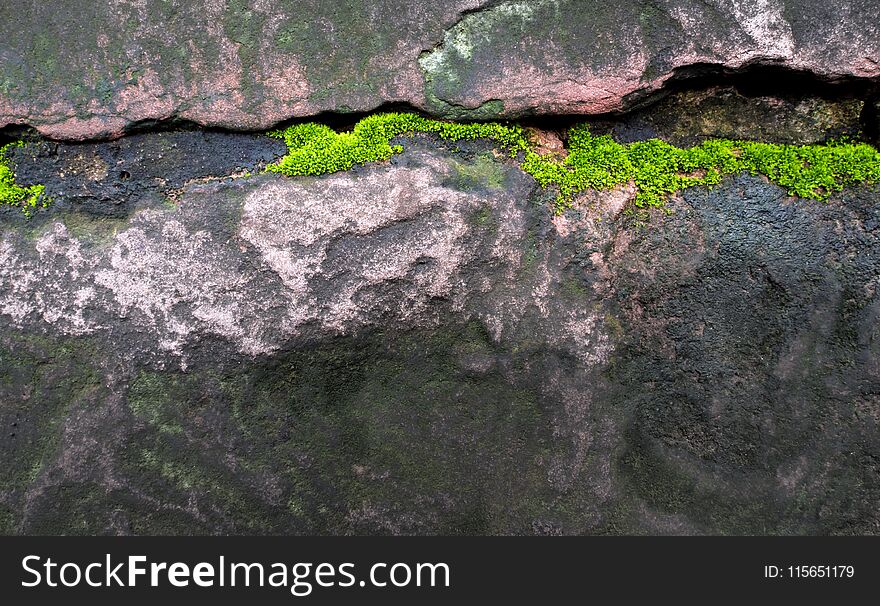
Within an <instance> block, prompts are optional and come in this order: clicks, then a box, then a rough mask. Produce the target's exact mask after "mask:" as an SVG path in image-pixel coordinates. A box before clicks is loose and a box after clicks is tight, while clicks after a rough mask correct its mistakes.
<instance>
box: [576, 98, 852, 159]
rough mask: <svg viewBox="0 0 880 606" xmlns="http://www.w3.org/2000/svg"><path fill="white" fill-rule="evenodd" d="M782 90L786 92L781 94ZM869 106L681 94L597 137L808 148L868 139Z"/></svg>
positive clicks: (597, 127) (603, 123) (609, 123)
mask: <svg viewBox="0 0 880 606" xmlns="http://www.w3.org/2000/svg"><path fill="white" fill-rule="evenodd" d="M778 90H784V89H783V88H780V89H778ZM864 111H865V101H864V100H863V99H861V98H858V97H840V98H832V99H822V98H819V97H815V96H803V95H799V94H794V95H792V96H790V97H782V96H779V95H757V96H753V95H744V94H741V93H740V92H738V91H737V90H736V89H735V88H733V87H717V88H714V87H713V88H708V89H704V90H687V91H681V92H676V93H674V94H671V95H669V96H668V97H666V98H664V99H662V100H660V101H658V102H657V103H654V104H652V105H651V106H649V107H648V108H646V109H643V110H637V111H633V112H630V113H628V114H627V115H625V116H621V117H618V118H616V119H614V120H594V121H593V122H592V125H591V126H592V130H593V132H594V133H606V132H608V133H610V134H612V135H613V136H614V138H615V139H616V140H618V141H621V142H623V143H629V142H632V141H643V140H645V139H650V138H659V139H663V140H664V141H669V142H670V143H672V144H673V145H678V146H681V147H687V146H691V145H696V144H699V143H702V142H703V141H706V140H707V139H716V138H722V139H748V140H753V141H765V142H767V143H789V144H794V145H808V144H813V143H823V142H825V141H827V140H828V139H832V138H839V137H843V136H847V137H856V136H858V135H859V134H860V133H863V132H864V130H865V128H864V124H863V113H864Z"/></svg>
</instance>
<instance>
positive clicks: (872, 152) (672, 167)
mask: <svg viewBox="0 0 880 606" xmlns="http://www.w3.org/2000/svg"><path fill="white" fill-rule="evenodd" d="M412 133H433V134H436V135H438V136H439V137H441V138H443V139H446V140H450V141H458V140H462V139H480V138H487V139H491V140H493V141H495V142H496V143H497V144H498V145H499V146H500V147H501V148H503V149H505V150H506V151H508V152H509V153H510V155H511V157H517V156H519V157H520V159H521V166H522V169H523V170H524V171H525V172H527V173H529V174H530V175H532V176H533V177H534V178H535V179H536V180H537V181H538V183H540V184H541V186H543V187H550V186H554V187H557V188H558V189H559V196H558V198H557V206H558V207H559V208H560V209H563V208H565V207H566V206H568V205H569V204H570V202H571V200H572V198H573V197H574V195H575V194H577V193H579V192H581V191H584V190H587V189H599V190H601V189H610V188H612V187H615V186H617V185H621V184H623V183H628V182H630V181H631V182H633V183H634V184H635V186H636V188H637V193H636V198H635V204H636V206H639V207H645V206H663V204H664V203H665V201H666V198H667V196H668V195H669V194H673V193H676V192H678V191H681V190H683V189H685V188H688V187H693V186H696V185H706V186H712V185H716V184H718V183H719V182H720V181H721V178H722V177H723V176H724V175H729V174H733V173H739V172H750V173H753V174H761V175H765V176H766V177H767V178H768V179H770V180H771V181H773V182H774V183H776V184H778V185H780V186H781V187H784V188H786V189H787V190H788V192H789V194H791V195H793V196H798V197H802V198H813V199H817V200H824V199H827V198H828V196H829V195H831V194H832V193H833V192H836V191H840V190H841V189H843V188H844V187H846V186H847V185H852V184H856V183H873V182H876V181H880V152H878V151H877V150H876V149H875V148H873V147H872V146H870V145H868V144H866V143H850V142H846V141H837V142H832V143H828V144H826V145H802V146H798V145H780V144H773V143H760V142H755V141H733V140H729V139H713V140H710V141H706V142H705V143H703V144H701V145H697V146H695V147H691V148H688V149H682V148H679V147H675V146H674V145H670V144H669V143H665V142H663V141H659V140H657V139H651V140H649V141H640V142H637V143H631V144H626V145H624V144H621V143H618V142H616V141H614V139H612V138H611V136H609V135H602V136H595V135H593V134H591V133H590V131H589V129H588V128H587V126H585V125H581V126H578V127H575V128H573V129H572V130H571V132H570V133H569V140H568V149H569V155H568V156H567V157H566V158H565V159H560V158H559V157H558V156H556V155H554V154H539V153H538V152H536V151H535V150H534V148H533V145H532V143H531V141H529V139H528V137H527V135H526V133H525V131H523V129H521V128H520V127H518V126H508V125H503V124H499V123H495V122H491V123H470V124H456V123H451V122H442V121H439V120H431V119H428V118H423V117H421V116H418V115H415V114H398V113H389V114H377V115H375V116H369V117H367V118H364V119H363V120H361V121H360V122H358V123H357V124H356V125H355V127H354V128H353V129H352V130H351V132H344V133H337V132H335V131H334V130H332V129H331V128H329V127H327V126H324V125H321V124H315V123H307V124H299V125H296V126H291V127H289V128H287V129H285V130H281V131H273V132H272V133H270V135H271V136H274V137H277V138H280V139H284V141H285V142H286V143H287V147H288V153H287V155H286V156H284V157H283V158H281V159H280V160H279V161H278V162H277V163H276V164H272V165H270V166H268V167H267V170H269V171H271V172H277V173H281V174H284V175H288V176H295V175H322V174H326V173H332V172H337V171H341V170H347V169H349V168H351V167H353V166H355V165H356V164H363V163H366V162H376V161H380V160H387V159H389V158H390V157H391V156H393V155H394V154H396V153H400V152H401V151H403V148H402V147H401V146H399V145H391V139H393V138H394V137H397V136H400V135H406V134H412ZM520 154H522V155H521V156H520Z"/></svg>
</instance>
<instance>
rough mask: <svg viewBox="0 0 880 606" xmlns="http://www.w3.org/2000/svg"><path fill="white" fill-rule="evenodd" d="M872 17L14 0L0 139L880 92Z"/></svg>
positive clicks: (518, 6) (756, 6)
mask: <svg viewBox="0 0 880 606" xmlns="http://www.w3.org/2000/svg"><path fill="white" fill-rule="evenodd" d="M878 12H880V1H878V0H853V1H851V2H846V3H828V2H820V1H819V0H806V1H805V0H799V1H797V2H795V1H793V0H789V1H787V2H786V1H784V0H758V1H757V2H755V1H750V2H746V1H744V0H707V1H705V2H691V1H688V0H666V1H665V2H657V3H651V4H650V5H647V6H646V5H645V4H644V3H641V2H636V1H635V0H626V1H622V2H615V3H608V2H594V1H584V0H512V1H506V2H497V1H492V0H457V1H454V2H444V3H434V2H418V3H413V2H400V1H397V0H381V1H379V2H372V3H369V4H364V5H345V6H344V7H340V5H339V4H338V3H335V2H327V1H326V0H310V1H306V2H295V3H294V2H286V1H281V2H273V3H269V2H265V1H263V0H202V1H201V2H183V1H182V0H174V1H171V2H161V1H159V0H137V1H134V0H117V1H116V2H111V3H105V4H104V5H102V6H98V7H96V8H94V10H90V11H83V10H82V7H81V3H79V2H75V1H73V0H60V1H59V2H55V3H51V4H48V3H31V2H24V0H12V1H11V2H6V3H4V5H3V6H2V7H0V126H5V125H9V124H26V125H31V126H34V127H36V128H37V129H38V130H40V132H42V133H43V134H44V135H47V136H50V137H54V138H58V139H71V140H82V139H90V138H99V137H114V136H119V135H121V134H122V133H123V132H125V131H126V130H127V129H130V128H131V127H133V126H135V125H137V124H138V123H151V122H153V121H165V120H173V119H178V120H187V121H192V122H195V123H198V124H201V125H206V126H215V127H224V128H232V129H266V128H269V127H271V126H273V125H274V124H276V123H278V122H279V121H283V120H285V119H288V118H292V117H297V116H308V115H314V114H317V113H319V112H323V111H335V112H348V111H366V110H371V109H374V108H376V107H379V106H381V105H383V104H385V103H395V102H402V103H409V104H412V105H414V106H416V107H419V108H422V109H425V110H427V111H430V112H431V113H433V114H435V115H439V116H446V117H451V118H455V117H471V118H492V117H502V116H508V117H513V116H518V115H523V114H535V113H541V114H548V113H549V114H552V113H559V114H571V113H585V114H596V113H606V112H611V111H617V110H621V109H625V108H627V107H628V106H630V105H631V104H632V103H633V102H635V101H637V100H639V99H641V98H642V97H644V96H645V95H647V94H650V93H651V92H653V91H656V90H657V89H659V88H661V87H662V86H663V85H664V83H665V82H666V81H668V80H669V79H670V78H672V77H674V76H675V75H676V74H677V73H678V72H679V70H681V69H684V68H691V67H694V66H706V65H710V66H715V68H717V69H741V68H744V67H745V66H748V65H753V64H770V65H776V66H782V67H785V68H790V69H792V70H804V71H807V72H810V73H812V74H814V75H817V76H819V77H822V78H827V79H830V80H834V79H842V78H871V79H876V78H878V77H880V25H878V22H877V20H876V15H877V14H878Z"/></svg>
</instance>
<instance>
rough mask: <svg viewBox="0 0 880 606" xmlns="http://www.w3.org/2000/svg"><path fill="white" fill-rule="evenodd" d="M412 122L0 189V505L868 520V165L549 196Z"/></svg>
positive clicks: (117, 512)
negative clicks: (327, 143) (395, 141)
mask: <svg viewBox="0 0 880 606" xmlns="http://www.w3.org/2000/svg"><path fill="white" fill-rule="evenodd" d="M177 136H180V135H174V136H171V135H168V136H166V139H165V140H166V141H175V140H176V139H175V138H174V137H177ZM186 136H191V135H186ZM242 137H244V136H242ZM247 141H250V140H249V139H246V138H244V139H242V142H243V145H245V147H247V146H248V145H255V144H254V143H253V142H251V143H247ZM268 144H270V145H271V144H272V143H271V142H270V143H268ZM127 145H129V146H130V147H129V148H128V150H129V151H131V152H132V153H136V152H137V150H138V149H153V146H154V145H155V143H154V142H147V141H146V140H142V141H141V142H140V143H138V142H137V141H135V142H131V143H129V144H127ZM405 148H406V151H405V152H404V153H403V154H402V155H400V156H395V157H394V158H393V159H392V160H391V161H390V162H388V163H385V164H382V165H372V166H366V167H361V168H358V169H355V170H353V171H351V172H349V173H345V174H336V175H329V176H326V177H320V178H302V179H287V178H284V177H281V176H278V175H268V174H267V175H259V176H256V177H250V178H247V179H218V180H212V181H209V182H203V183H202V182H191V183H189V184H186V185H184V184H183V183H186V181H189V180H190V179H191V176H190V175H189V174H184V173H183V172H182V173H180V174H179V175H178V177H177V178H178V179H180V180H181V181H182V183H181V184H179V185H178V184H175V187H182V192H181V193H180V195H179V197H178V201H177V203H176V204H168V203H166V202H163V201H162V199H161V195H159V194H156V192H157V191H160V190H149V189H148V188H147V189H141V188H140V186H139V185H138V186H137V187H135V189H134V190H133V193H132V196H135V197H138V201H132V202H131V203H127V204H125V205H121V206H119V207H118V210H117V212H116V213H115V214H114V215H113V216H112V217H110V218H108V217H107V216H106V215H96V213H95V211H94V209H93V207H92V205H90V204H85V203H76V204H68V205H67V206H64V205H63V204H62V205H61V207H58V206H56V207H55V208H54V209H51V210H48V211H43V212H40V213H37V214H36V215H35V217H34V218H33V219H32V220H31V221H30V222H24V221H22V220H20V219H19V218H18V217H17V216H16V215H13V214H12V212H10V211H6V212H4V213H2V214H0V221H2V223H0V225H2V230H0V315H2V322H3V329H2V330H0V425H2V427H3V428H4V433H3V434H2V436H0V453H2V456H3V460H4V461H6V462H7V464H6V465H4V466H3V469H2V470H0V529H2V530H4V531H6V532H14V533H38V532H39V533H59V532H63V533H136V534H146V533H152V534H155V533H173V534H178V533H180V534H191V533H268V532H271V533H289V534H296V533H391V534H406V533H471V534H473V533H528V534H531V533H544V534H546V533H552V534H559V533H591V532H592V533H622V532H627V533H633V532H651V533H694V534H697V533H707V532H709V533H719V532H724V533H767V532H780V533H841V534H867V533H876V532H877V531H878V528H880V526H878V525H880V518H878V511H880V508H878V507H877V504H878V503H880V473H878V471H880V469H878V464H877V455H876V453H877V452H878V451H880V430H878V427H880V425H878V419H880V409H878V400H877V398H876V397H874V395H873V394H875V393H877V392H878V390H880V365H878V363H877V360H878V352H877V351H876V349H877V343H880V339H875V338H873V335H874V333H875V332H876V326H877V325H878V313H880V305H878V304H877V296H878V295H877V289H876V283H877V275H878V273H880V232H878V226H880V206H878V205H877V203H876V201H877V198H878V195H880V191H878V188H877V187H876V186H873V187H869V186H862V187H856V188H850V189H847V190H845V191H844V192H842V193H840V194H837V195H835V196H833V197H832V199H831V200H830V201H829V202H828V203H827V204H820V203H816V202H808V201H802V200H792V199H789V198H787V197H786V196H785V193H784V192H783V191H782V190H780V189H779V188H777V187H775V186H773V185H771V184H768V183H766V182H765V181H763V180H762V179H760V178H758V177H752V176H737V177H732V178H728V179H726V180H725V181H724V182H723V184H722V185H721V186H719V187H717V188H715V189H713V190H706V189H699V188H697V189H691V190H686V191H685V192H684V193H683V195H681V196H680V197H678V198H676V199H674V200H672V201H671V202H670V206H669V209H668V210H669V211H671V212H670V213H668V214H667V213H664V212H657V213H655V214H654V215H653V216H651V217H650V218H647V219H646V218H645V217H638V216H632V215H630V214H627V213H626V212H624V208H625V205H626V203H627V202H628V200H630V199H631V196H632V193H633V192H632V191H631V190H629V189H619V190H614V191H610V192H604V193H592V194H588V195H584V196H582V197H581V198H579V200H578V204H577V205H576V207H575V208H573V209H571V210H569V211H568V212H566V213H565V214H563V215H561V216H554V215H553V214H552V212H551V211H550V209H549V206H550V205H551V204H552V201H553V198H554V196H553V194H552V192H548V191H543V190H541V189H539V188H538V187H537V186H536V184H535V183H534V181H533V180H532V179H531V178H530V177H528V176H527V175H525V174H524V173H522V172H521V171H520V170H519V169H518V168H517V167H516V166H515V164H514V163H513V162H512V161H510V160H508V159H500V158H498V157H497V156H496V155H493V154H492V153H491V150H490V148H488V146H487V145H486V144H484V143H480V142H473V143H466V144H461V145H454V146H453V145H445V144H438V143H436V142H433V141H432V140H431V139H430V138H428V137H416V138H413V139H409V140H407V141H406V145H405ZM73 149H80V146H70V149H68V147H67V146H64V145H62V146H60V147H59V148H58V150H57V154H58V157H59V158H61V160H59V164H58V165H56V167H55V169H58V170H60V169H61V167H63V166H69V165H73V166H79V167H81V170H80V171H79V172H78V173H77V174H75V175H74V174H70V175H69V176H68V177H66V178H68V179H70V180H71V182H72V183H78V184H82V183H93V184H102V183H103V185H102V187H103V186H108V187H109V181H110V180H112V179H117V178H118V175H115V171H113V170H111V169H110V168H109V167H108V168H107V169H106V170H107V175H106V176H105V175H104V170H105V169H104V168H102V167H103V166H104V165H109V164H110V163H108V162H107V161H106V158H107V157H111V156H112V153H111V150H116V151H117V152H119V150H120V147H119V143H118V142H115V143H110V144H101V145H96V146H94V147H91V148H84V149H83V150H81V151H83V152H85V151H88V153H87V154H85V153H84V156H83V157H87V158H99V159H102V161H101V162H97V161H94V160H89V161H88V162H84V161H83V160H82V159H81V158H79V157H78V156H77V155H76V153H74V152H73V151H72V150H73ZM249 154H250V155H249V157H250V160H249V162H258V161H259V158H261V157H262V155H261V154H262V152H260V151H259V150H258V149H256V147H254V148H253V149H252V150H251V152H249ZM121 157H122V158H123V159H124V158H126V157H127V156H125V154H123V155H122V156H121ZM194 165H195V168H193V170H196V171H198V170H199V163H198V162H194ZM236 168H239V167H237V166H229V165H224V166H216V167H213V169H212V170H211V171H209V172H214V173H217V172H220V173H222V172H223V171H225V170H227V169H236ZM55 169H53V170H55ZM66 174H67V173H66ZM114 175H115V176H114ZM211 176H216V177H219V176H222V175H218V174H214V175H211ZM139 179H145V180H146V181H147V182H149V180H150V179H152V177H151V176H150V175H149V172H147V173H146V174H141V175H132V176H131V179H130V180H131V181H135V182H136V181H138V180H139ZM56 187H60V182H59V184H57V185H56ZM78 195H80V196H81V200H84V199H85V194H83V193H81V192H80V194H78ZM108 220H111V221H112V228H109V229H108V228H107V227H106V226H105V224H104V223H105V222H106V221H108ZM645 220H647V221H648V222H647V224H644V223H643V221H645Z"/></svg>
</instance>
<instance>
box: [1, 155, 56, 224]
mask: <svg viewBox="0 0 880 606" xmlns="http://www.w3.org/2000/svg"><path fill="white" fill-rule="evenodd" d="M22 146H24V142H22V141H16V142H14V143H7V144H6V145H4V146H3V147H0V205H7V206H18V207H19V208H21V210H22V212H24V214H25V215H27V216H30V214H31V212H33V209H34V208H36V207H37V206H38V205H41V206H43V207H45V206H47V205H48V200H47V199H46V197H45V193H46V188H45V186H43V185H30V186H27V187H22V186H20V185H17V184H16V183H15V173H14V172H13V170H12V168H10V167H9V164H8V163H7V159H6V152H7V150H9V149H11V148H12V147H22Z"/></svg>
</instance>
